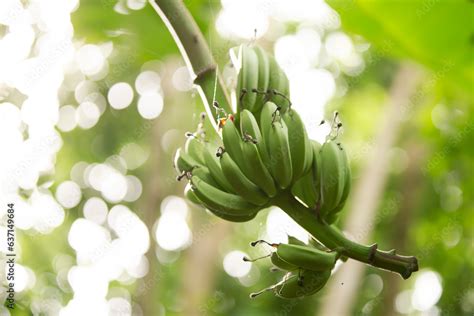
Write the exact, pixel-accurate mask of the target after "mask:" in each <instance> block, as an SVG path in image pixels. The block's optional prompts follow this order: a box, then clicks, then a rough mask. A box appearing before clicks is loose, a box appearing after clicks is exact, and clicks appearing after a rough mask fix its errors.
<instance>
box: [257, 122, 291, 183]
mask: <svg viewBox="0 0 474 316" xmlns="http://www.w3.org/2000/svg"><path fill="white" fill-rule="evenodd" d="M262 114H263V113H262ZM265 143H266V145H267V150H268V153H269V155H270V161H271V163H270V171H271V173H272V175H273V178H274V179H275V180H276V182H277V183H278V185H279V186H280V188H282V189H285V188H287V187H288V186H289V185H290V184H291V181H292V180H293V169H292V163H291V154H290V144H289V142H288V128H287V127H286V124H285V122H284V121H282V120H280V121H279V122H275V123H273V124H272V125H271V127H270V129H269V131H268V138H266V139H265Z"/></svg>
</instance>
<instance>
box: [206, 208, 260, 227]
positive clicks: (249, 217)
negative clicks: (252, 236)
mask: <svg viewBox="0 0 474 316" xmlns="http://www.w3.org/2000/svg"><path fill="white" fill-rule="evenodd" d="M207 209H208V210H209V212H211V213H212V214H214V215H216V216H217V217H220V218H222V219H223V220H226V221H229V222H236V223H243V222H248V221H250V220H252V219H254V218H255V216H257V213H258V211H256V212H254V213H252V214H249V215H229V214H226V213H222V212H220V211H218V210H213V209H210V208H207Z"/></svg>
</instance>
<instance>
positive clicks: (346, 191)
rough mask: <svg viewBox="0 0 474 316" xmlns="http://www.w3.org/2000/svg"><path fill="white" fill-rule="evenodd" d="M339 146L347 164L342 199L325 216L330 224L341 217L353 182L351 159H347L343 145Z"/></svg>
mask: <svg viewBox="0 0 474 316" xmlns="http://www.w3.org/2000/svg"><path fill="white" fill-rule="evenodd" d="M339 147H340V149H341V151H342V152H341V155H342V159H343V161H344V165H345V178H344V190H343V192H342V196H341V200H340V201H339V204H338V205H337V206H336V208H335V209H334V210H332V211H331V212H330V213H329V214H328V215H327V216H326V218H325V219H326V222H327V223H328V224H334V223H335V222H336V221H337V220H338V219H339V212H340V211H341V210H342V209H343V208H344V205H345V204H346V201H347V197H348V196H349V192H350V190H351V182H352V176H351V168H350V166H349V161H348V160H347V155H346V153H345V151H344V149H343V148H342V146H341V145H339Z"/></svg>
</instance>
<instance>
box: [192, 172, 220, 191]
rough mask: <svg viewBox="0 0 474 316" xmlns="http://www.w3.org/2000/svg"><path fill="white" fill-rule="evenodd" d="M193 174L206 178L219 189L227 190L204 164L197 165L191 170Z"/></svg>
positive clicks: (208, 182) (206, 180)
mask: <svg viewBox="0 0 474 316" xmlns="http://www.w3.org/2000/svg"><path fill="white" fill-rule="evenodd" d="M191 174H192V175H193V176H198V177H199V178H200V179H202V180H204V181H205V182H206V183H207V184H210V185H212V186H214V187H216V188H218V189H219V190H223V191H225V189H224V188H222V187H221V186H220V185H219V184H218V183H217V181H216V180H214V178H213V177H212V175H211V173H210V172H209V169H208V168H206V167H204V166H197V167H195V168H193V170H191Z"/></svg>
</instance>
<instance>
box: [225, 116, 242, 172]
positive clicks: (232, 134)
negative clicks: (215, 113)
mask: <svg viewBox="0 0 474 316" xmlns="http://www.w3.org/2000/svg"><path fill="white" fill-rule="evenodd" d="M222 141H223V142H224V147H225V151H226V152H227V153H228V154H229V155H230V157H231V158H232V159H233V160H234V161H235V162H236V163H237V165H238V166H239V167H240V168H241V169H245V166H244V155H243V154H242V147H241V143H242V136H241V135H240V133H239V131H238V130H237V128H236V127H235V125H234V122H232V121H227V123H226V124H225V125H224V128H223V129H222Z"/></svg>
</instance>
